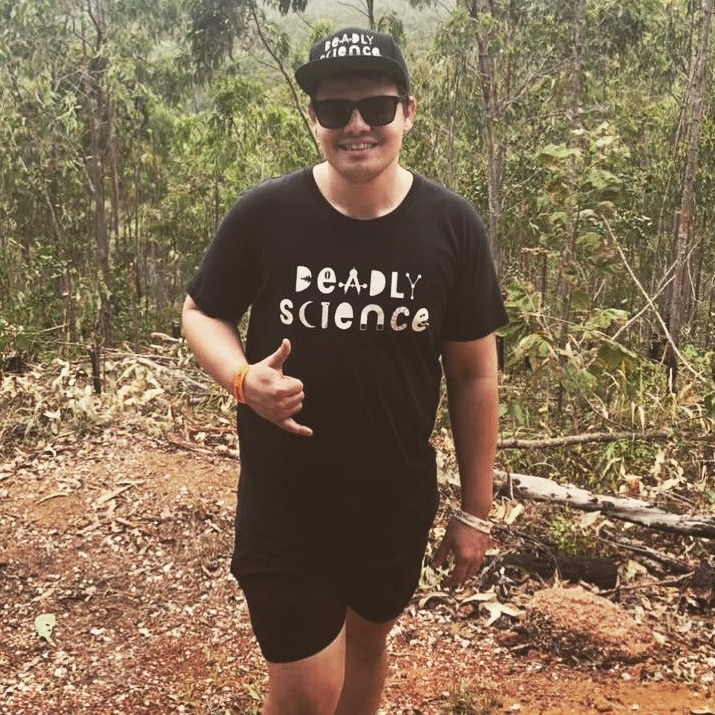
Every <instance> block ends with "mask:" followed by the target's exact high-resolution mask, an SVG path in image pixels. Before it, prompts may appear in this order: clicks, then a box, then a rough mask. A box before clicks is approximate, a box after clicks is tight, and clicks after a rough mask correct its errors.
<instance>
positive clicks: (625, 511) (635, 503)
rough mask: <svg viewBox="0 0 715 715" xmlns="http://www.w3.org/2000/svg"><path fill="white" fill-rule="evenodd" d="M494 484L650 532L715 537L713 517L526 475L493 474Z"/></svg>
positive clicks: (507, 489)
mask: <svg viewBox="0 0 715 715" xmlns="http://www.w3.org/2000/svg"><path fill="white" fill-rule="evenodd" d="M494 477H495V484H496V486H497V487H498V488H499V489H500V490H503V491H505V492H506V493H507V494H509V495H510V496H512V495H519V496H522V497H526V498H529V499H536V500H537V501H548V502H555V503H557V504H567V505H568V506H570V507H573V508H575V509H580V510H581V511H600V512H602V513H603V514H605V515H606V516H608V517H611V518H613V519H619V520H620V521H628V522H631V523H633V524H640V525H641V526H646V527H648V528H650V529H658V530H660V531H668V532H671V533H675V534H686V535H688V536H698V537H703V538H707V539H712V538H715V517H712V516H704V515H698V514H675V513H672V512H667V511H664V510H663V509H660V508H658V507H656V506H653V505H652V504H649V503H648V502H645V501H643V500H641V499H633V498H631V497H618V496H606V495H602V494H592V493H591V492H589V491H587V490H586V489H582V488H581V487H576V486H573V485H567V486H564V485H562V484H558V483H556V482H554V481H552V480H551V479H546V478H544V477H536V476H532V475H529V474H514V473H513V472H509V473H508V472H503V471H495V473H494Z"/></svg>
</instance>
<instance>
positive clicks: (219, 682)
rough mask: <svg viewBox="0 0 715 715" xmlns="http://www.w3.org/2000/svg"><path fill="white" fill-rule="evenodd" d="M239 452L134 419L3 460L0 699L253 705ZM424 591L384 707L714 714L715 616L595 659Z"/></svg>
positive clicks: (54, 712) (219, 707) (99, 712)
mask: <svg viewBox="0 0 715 715" xmlns="http://www.w3.org/2000/svg"><path fill="white" fill-rule="evenodd" d="M237 464H238V462H237V456H236V455H235V454H234V453H233V451H232V450H231V449H230V448H226V447H224V448H217V447H210V446H206V445H203V446H202V445H201V444H198V443H195V442H192V443H191V444H189V443H186V444H184V443H181V444H180V443H178V442H176V441H174V442H172V440H171V439H168V438H150V437H148V436H146V435H144V434H142V433H141V432H140V431H132V430H131V429H125V430H117V429H107V430H105V431H103V432H100V433H96V434H92V435H89V436H86V437H79V436H75V435H66V436H65V437H64V438H62V439H58V440H56V441H55V442H54V443H53V445H52V447H46V448H45V449H42V448H40V449H38V450H37V451H36V452H34V453H26V454H24V455H19V456H18V457H17V458H15V459H13V461H12V462H7V463H5V464H0V713H2V714H3V715H85V714H87V715H89V714H90V713H91V714H92V715H105V714H107V715H109V714H116V715H120V714H121V715H143V714H145V713H146V714H147V715H149V714H151V715H164V714H167V715H168V714H173V713H192V714H198V715H236V714H238V713H241V714H250V713H258V712H259V710H260V702H261V698H262V693H263V691H264V687H265V672H264V668H263V665H262V662H261V658H260V654H259V652H258V649H257V646H256V644H255V642H254V640H253V637H252V635H251V630H250V624H249V622H248V616H247V612H246V606H245V602H244V599H243V597H242V594H241V591H240V589H239V588H238V586H237V585H236V584H235V583H234V581H233V580H232V578H231V577H230V575H229V574H228V562H229V557H230V551H231V545H232V527H233V511H234V505H235V486H236V479H237ZM544 587H546V585H544ZM430 589H432V590H433V589H434V586H433V585H432V586H429V585H425V586H424V588H422V589H421V590H420V592H418V593H417V594H416V596H415V599H414V602H413V604H412V605H411V607H410V608H409V610H408V611H407V612H406V613H405V614H404V616H403V618H402V619H401V621H400V622H399V625H398V626H397V627H396V629H395V630H394V632H393V634H392V635H391V638H390V655H391V665H390V671H389V677H388V682H387V688H386V697H385V704H384V708H383V710H382V713H383V714H384V715H387V714H390V715H393V714H397V713H401V714H408V713H410V714H412V715H417V714H420V713H421V714H424V715H432V714H434V715H438V714H444V713H462V714H469V713H472V714H485V715H486V714H489V713H524V714H537V713H539V714H543V715H547V714H548V715H556V714H558V713H579V714H584V715H588V714H590V713H593V714H594V715H595V714H603V713H625V712H629V713H633V712H638V713H644V714H645V713H647V714H652V715H662V714H665V713H678V714H682V713H691V714H700V715H705V714H706V713H715V700H714V699H713V678H712V672H713V669H715V651H713V649H712V634H713V633H714V632H715V631H714V630H713V618H712V614H710V613H705V614H701V615H699V616H697V617H695V616H689V617H688V618H684V617H683V618H680V617H679V616H678V614H676V613H667V614H665V615H662V616H659V618H661V620H662V619H665V620H668V624H669V625H668V634H669V636H668V638H669V643H668V647H664V649H663V653H662V656H661V657H660V658H658V657H655V658H654V659H652V660H649V661H647V662H642V663H639V664H637V665H630V666H625V665H614V666H610V667H608V668H598V667H594V666H590V665H589V664H587V663H577V662H574V661H573V659H565V658H559V657H558V654H553V653H551V654H549V653H545V652H541V651H539V650H538V649H536V648H534V647H531V646H530V644H529V643H528V642H524V639H523V637H522V636H521V635H520V631H519V618H518V617H516V618H512V617H509V616H507V615H503V616H502V617H501V618H499V619H498V620H496V621H495V622H494V623H491V624H490V623H489V622H488V618H487V616H488V615H489V613H488V612H486V611H485V610H484V609H482V608H480V602H479V599H472V601H471V602H470V605H469V606H462V607H454V605H453V604H454V599H453V598H452V596H450V594H443V597H438V596H439V594H437V595H435V594H434V593H433V594H432V596H433V597H431V596H430ZM643 598H645V596H643ZM465 600H466V599H462V601H461V603H464V601H465ZM641 600H642V599H641ZM450 604H452V605H450ZM48 614H49V616H50V618H51V617H54V620H55V623H54V626H53V627H51V626H52V622H51V620H48ZM38 617H39V620H37V621H36V619H38ZM43 623H44V624H45V625H47V624H49V625H48V629H47V630H46V631H42V632H43V633H44V635H45V637H41V636H40V635H39V632H38V628H40V629H41V628H42V625H43ZM679 629H680V630H681V631H683V633H682V634H681V635H683V638H682V640H681V639H679V636H678V631H679ZM699 629H700V633H701V634H700V635H699V636H698V635H697V633H698V630H699ZM686 632H687V633H688V634H689V638H686V637H685V635H686ZM707 634H710V635H707ZM686 643H690V644H691V645H690V646H685V645H682V644H686ZM694 643H695V644H697V643H699V644H700V645H699V646H697V647H696V646H693V645H692V644H694Z"/></svg>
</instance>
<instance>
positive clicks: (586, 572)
mask: <svg viewBox="0 0 715 715" xmlns="http://www.w3.org/2000/svg"><path fill="white" fill-rule="evenodd" d="M499 565H500V566H513V567H516V568H519V569H521V570H522V571H526V572H527V573H530V574H536V575H537V576H539V577H540V578H541V579H544V580H547V579H550V578H553V576H554V575H557V576H558V577H559V580H560V581H568V582H571V583H578V582H579V581H584V582H586V583H591V584H593V585H594V586H598V588H599V589H600V590H601V591H607V590H609V589H612V588H615V586H616V583H617V582H618V566H617V565H616V563H615V561H613V560H612V559H606V558H596V557H593V556H571V555H570V554H565V553H562V552H560V551H553V552H551V551H550V552H548V553H534V552H527V551H519V552H512V553H509V552H508V553H506V554H504V555H503V556H500V557H499Z"/></svg>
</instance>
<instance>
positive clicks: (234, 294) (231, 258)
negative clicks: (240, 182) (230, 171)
mask: <svg viewBox="0 0 715 715" xmlns="http://www.w3.org/2000/svg"><path fill="white" fill-rule="evenodd" d="M254 192H255V190H254ZM257 203H258V202H257V201H256V197H255V194H254V193H253V192H250V191H249V192H248V193H246V194H243V195H242V196H241V197H239V199H238V201H237V202H236V203H235V204H234V206H233V207H232V208H231V210H230V211H229V212H228V213H227V214H226V216H225V217H224V219H223V221H222V222H221V224H220V225H219V227H218V229H217V231H216V233H215V235H214V238H213V241H212V242H211V245H210V246H209V248H208V250H207V252H206V254H205V255H204V258H203V260H202V262H201V265H200V266H199V270H198V271H197V273H196V274H195V275H194V277H193V278H192V279H191V281H190V282H189V284H188V286H187V293H188V294H189V295H190V296H191V297H192V298H193V299H194V301H195V302H196V305H198V307H199V308H200V309H201V310H202V311H203V312H204V313H206V315H209V316H211V317H212V318H219V319H221V320H226V321H229V322H233V323H236V324H237V323H238V322H239V321H240V320H241V318H242V316H243V315H244V313H245V312H246V310H247V309H248V306H249V305H250V304H251V302H252V300H253V297H254V296H255V293H256V284H257V275H258V267H257V259H258V245H259V241H260V235H259V233H258V229H257V228H256V227H257V225H258V222H257V221H255V220H254V219H253V218H252V217H253V216H255V212H256V211H257V210H260V207H259V206H257Z"/></svg>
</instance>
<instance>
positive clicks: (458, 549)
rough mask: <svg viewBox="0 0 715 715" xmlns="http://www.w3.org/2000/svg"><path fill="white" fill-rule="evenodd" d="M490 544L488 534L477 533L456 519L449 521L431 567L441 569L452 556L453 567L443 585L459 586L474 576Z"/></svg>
mask: <svg viewBox="0 0 715 715" xmlns="http://www.w3.org/2000/svg"><path fill="white" fill-rule="evenodd" d="M491 543H492V540H491V537H490V536H489V534H484V533H483V532H481V531H477V530H476V529H473V528H472V527H471V526H467V525H466V524H463V523H462V522H461V521H458V520H457V519H450V521H449V524H448V525H447V531H446V532H445V534H444V537H443V539H442V543H441V544H440V545H439V548H438V549H437V552H436V553H435V555H434V558H433V559H432V565H433V566H434V567H435V568H441V567H443V566H444V565H445V564H446V563H447V561H448V558H449V555H450V554H452V555H453V556H454V566H453V567H452V570H451V571H450V573H449V574H448V576H447V578H445V579H444V585H445V586H448V587H453V586H459V585H460V584H461V583H464V582H465V581H466V580H467V579H470V578H472V576H476V574H477V572H478V571H479V569H480V568H481V565H482V563H483V562H484V555H485V554H486V552H487V549H488V548H489V547H490V546H491Z"/></svg>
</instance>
